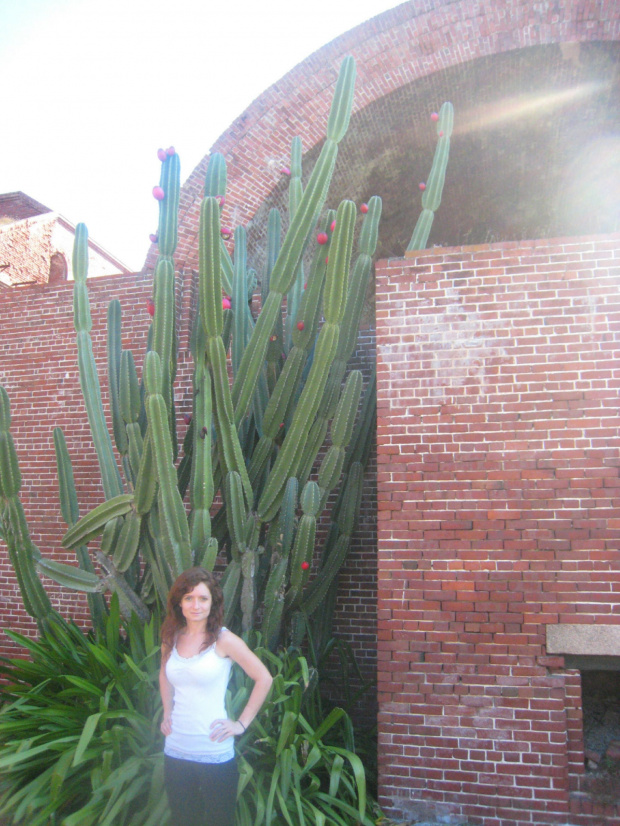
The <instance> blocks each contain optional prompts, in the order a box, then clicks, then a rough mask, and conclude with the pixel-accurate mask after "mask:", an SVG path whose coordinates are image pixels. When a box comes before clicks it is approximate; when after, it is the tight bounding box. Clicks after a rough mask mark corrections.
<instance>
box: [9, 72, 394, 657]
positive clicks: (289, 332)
mask: <svg viewBox="0 0 620 826" xmlns="http://www.w3.org/2000/svg"><path fill="white" fill-rule="evenodd" d="M354 80H355V64H354V61H353V59H352V58H345V60H344V61H343V63H342V66H341V70H340V74H339V78H338V82H337V85H336V89H335V93H334V100H333V103H332V107H331V111H330V115H329V119H328V123H327V133H326V140H325V142H324V144H323V147H322V150H321V153H320V155H319V158H318V160H317V162H316V164H315V166H314V169H313V170H312V172H311V174H310V176H309V178H308V181H307V183H306V185H305V187H304V186H303V184H302V169H301V142H300V141H299V140H295V141H294V142H293V147H292V153H291V170H292V176H291V188H290V202H289V226H288V230H287V232H286V233H285V234H284V237H283V238H282V239H281V237H280V235H281V232H280V219H279V216H276V215H273V216H272V217H271V218H270V233H269V242H268V243H269V249H268V256H267V267H266V270H265V272H264V275H263V283H262V295H263V301H262V309H261V311H260V313H259V314H258V316H257V317H256V318H254V316H253V315H252V313H251V312H250V309H249V306H248V296H250V295H251V294H252V292H253V289H254V287H255V285H256V279H255V273H254V271H253V270H252V269H251V268H249V267H248V263H247V251H246V244H245V231H244V230H243V228H242V227H239V228H237V230H236V231H235V248H234V259H232V258H231V257H230V255H229V253H228V251H227V249H226V246H225V244H224V242H223V240H222V227H221V226H220V212H221V209H222V203H223V199H224V197H225V194H226V177H227V173H226V165H225V162H224V159H223V157H222V156H221V155H218V154H215V155H214V156H213V157H212V158H211V160H210V163H209V167H208V170H207V175H206V180H205V189H204V199H203V201H202V206H201V216H200V231H199V261H200V265H199V290H198V292H199V306H198V308H197V312H196V319H195V324H194V332H193V336H192V352H193V357H194V374H193V385H194V386H193V400H194V401H193V411H192V424H191V426H190V428H189V430H188V432H187V434H186V437H185V439H184V442H183V456H182V458H181V459H180V461H178V439H177V430H176V414H175V405H174V383H175V376H176V359H177V352H176V349H177V348H176V331H175V318H176V306H175V267H174V252H175V249H176V244H177V234H178V229H177V221H178V215H177V213H178V203H179V188H180V163H179V158H178V155H177V154H176V153H175V152H174V151H172V152H167V153H162V157H164V158H165V160H163V161H162V167H161V179H160V187H159V190H158V196H160V197H159V210H160V218H159V232H158V238H159V241H158V243H159V256H158V259H157V262H156V265H155V269H154V274H153V304H154V317H153V321H152V325H151V329H150V331H149V348H148V352H147V354H146V357H145V359H144V363H143V368H142V383H140V382H139V380H138V374H137V371H136V368H135V363H134V357H133V355H132V353H131V352H129V351H123V349H122V344H121V327H122V321H121V307H120V303H119V302H118V301H112V302H111V303H110V307H109V311H108V386H109V395H110V408H111V418H112V432H113V438H114V443H115V446H116V450H117V452H118V456H119V459H120V461H118V462H117V459H116V457H115V455H114V449H113V443H112V438H111V437H110V434H109V432H108V429H107V426H106V420H105V411H104V408H103V405H102V396H101V391H100V381H99V376H98V374H97V368H96V364H95V360H94V356H93V349H92V341H91V328H92V321H91V316H90V309H89V300H88V292H87V265H88V239H87V232H86V228H85V227H84V226H83V225H79V226H78V228H77V230H76V237H75V249H74V258H73V272H74V278H75V286H74V322H75V329H76V335H77V351H78V364H79V374H80V383H81V388H82V393H83V396H84V401H85V406H86V411H87V414H88V421H89V424H90V429H91V432H92V437H93V441H94V444H95V449H96V453H97V458H98V463H99V468H100V473H101V481H102V489H103V495H104V501H103V502H102V503H101V504H99V505H98V506H97V507H95V508H94V509H92V510H90V511H89V512H88V513H86V514H85V515H82V516H81V517H80V514H79V509H78V500H77V495H76V490H75V485H74V481H73V472H72V467H71V459H70V451H69V449H68V448H67V446H66V444H65V440H64V436H63V434H62V432H61V431H60V430H57V431H56V432H55V445H56V454H57V464H58V475H59V480H60V499H61V510H62V513H63V517H64V519H65V521H66V523H67V526H68V530H67V532H66V534H65V536H64V538H63V541H62V544H63V547H64V548H65V549H67V550H73V551H75V554H76V564H68V563H66V562H60V561H57V560H55V559H53V558H50V557H48V556H44V555H43V554H41V552H40V551H39V549H37V548H36V547H35V546H34V544H33V542H32V541H31V539H30V535H29V533H28V528H27V525H26V522H25V519H24V514H23V510H22V509H21V504H20V501H19V488H20V475H19V467H18V462H17V456H16V452H15V449H14V445H13V443H12V439H11V434H10V410H9V400H8V397H7V395H6V392H5V391H4V390H2V392H1V393H0V479H2V481H1V482H0V517H1V519H0V521H1V523H2V526H3V532H4V535H5V538H6V542H7V544H8V546H9V551H10V554H11V559H12V562H13V565H14V567H15V570H16V573H17V577H18V581H19V584H20V588H21V591H22V594H23V596H24V603H25V605H26V608H27V610H28V611H29V612H30V613H31V614H32V616H33V617H35V618H36V620H37V622H38V623H39V626H40V628H41V629H48V628H49V627H50V623H53V622H54V620H55V616H54V612H53V611H52V608H51V604H50V602H49V598H48V596H47V594H46V593H45V590H44V589H43V587H42V585H41V582H40V580H39V578H38V572H40V573H44V574H45V575H46V576H48V577H50V578H51V579H53V580H55V581H56V582H57V583H59V584H60V585H62V586H64V587H67V588H72V589H76V590H80V591H83V592H86V593H87V594H88V600H89V606H90V611H91V616H92V622H93V627H94V628H95V629H96V630H97V632H98V633H101V632H102V629H103V627H104V623H105V615H106V602H105V600H104V598H103V594H104V593H106V592H112V593H114V594H116V595H117V597H118V600H119V605H120V609H121V612H122V614H123V616H125V617H127V618H128V617H130V616H131V615H132V614H137V615H138V616H139V617H140V618H141V619H142V621H144V622H147V621H148V620H149V617H150V615H151V613H152V611H153V610H157V608H158V606H159V607H161V606H162V605H163V604H164V603H165V599H166V594H167V592H168V589H169V587H170V584H171V582H172V581H173V579H174V578H176V576H178V574H179V573H181V572H182V571H183V570H185V569H187V568H188V567H190V566H191V565H195V564H201V565H204V566H205V567H207V568H209V569H212V568H213V567H214V566H215V564H216V561H218V560H219V564H221V565H223V566H224V567H225V570H224V574H223V577H222V584H223V588H224V593H225V598H226V617H227V624H228V625H230V626H232V627H233V629H234V630H242V631H249V630H252V629H257V628H262V630H263V636H264V638H265V639H266V640H267V642H268V644H269V646H270V647H271V648H272V649H273V650H275V648H276V647H277V646H278V645H279V644H281V643H282V642H285V641H286V640H287V639H289V640H290V639H292V637H293V634H294V632H293V629H294V628H295V627H297V628H299V627H301V623H300V618H301V617H302V616H312V615H316V616H317V617H318V615H320V613H321V612H320V611H318V608H319V606H320V605H321V602H322V600H323V598H324V596H325V594H326V593H327V591H328V590H329V589H330V588H332V586H333V584H334V583H335V582H336V578H337V573H338V570H339V568H340V567H341V565H342V564H343V562H344V560H345V558H346V555H347V553H348V549H349V544H350V539H351V535H352V533H353V530H354V527H355V523H356V520H357V514H358V512H359V506H360V496H361V486H362V477H363V468H364V465H365V462H366V460H367V457H368V452H369V449H370V441H369V438H368V434H369V433H371V432H372V421H373V416H374V411H373V404H372V403H373V401H374V386H373V385H372V382H371V383H370V385H369V390H367V394H366V399H367V401H366V403H365V404H364V405H363V407H362V415H361V416H359V417H358V421H357V426H356V427H354V422H355V421H356V416H357V410H358V406H359V400H360V397H361V392H362V384H363V382H362V377H361V374H360V373H359V372H358V371H352V372H351V373H350V375H349V377H348V379H346V381H345V377H346V365H347V362H348V360H349V357H350V356H351V354H352V352H353V350H354V348H355V342H356V338H357V330H358V326H359V318H360V314H361V310H362V306H363V298H364V295H365V292H366V288H367V284H368V279H369V277H370V273H371V268H372V255H373V253H374V250H375V247H376V241H377V232H378V224H379V219H380V214H381V202H380V200H379V199H378V198H372V199H370V201H369V204H368V211H367V214H366V215H365V217H364V219H363V222H362V225H361V227H360V228H357V226H356V224H357V221H356V218H357V210H356V208H355V205H354V204H353V203H352V202H350V201H343V202H342V203H341V204H340V205H339V207H338V210H337V212H336V213H335V216H334V213H333V212H331V211H328V213H327V215H326V216H325V215H324V214H323V211H324V203H325V199H326V195H327V192H328V188H329V183H330V180H331V177H332V173H333V169H334V165H335V163H336V158H337V154H338V144H339V142H340V141H341V140H342V138H343V136H344V134H345V132H346V130H347V127H348V123H349V117H350V112H351V107H352V101H353V91H354ZM321 216H323V217H321ZM334 218H335V226H334V225H333V220H334ZM317 224H318V225H319V226H320V227H321V228H324V230H325V236H326V238H327V240H328V243H327V245H318V246H317V247H316V249H315V250H314V252H313V254H312V255H311V253H312V243H311V239H312V235H313V234H314V233H315V232H316V227H317ZM358 229H359V231H358ZM356 236H357V248H358V255H357V259H356V261H355V263H354V265H353V266H351V260H352V255H353V249H354V246H355V243H354V242H355V238H356ZM306 252H307V254H308V255H309V256H311V257H312V261H311V263H310V266H309V268H308V272H307V275H305V274H304V264H303V258H304V254H305V253H306ZM326 252H327V253H328V258H326ZM223 291H224V292H225V293H226V294H229V295H231V296H232V309H224V308H223V302H222V295H223ZM285 298H286V306H287V312H286V317H285V318H284V316H283V304H284V300H285ZM322 318H323V319H324V320H323V321H322V323H321V319H322ZM231 337H232V349H231V365H232V371H233V381H232V385H231V384H230V382H229V374H228V349H229V347H230V341H231ZM330 422H331V425H330ZM328 435H329V438H330V440H331V444H329V442H327V444H325V448H323V445H324V443H325V442H326V439H327V438H328ZM322 451H323V455H322ZM321 455H322V459H321V462H320V466H319V468H318V476H317V477H316V481H314V479H310V477H311V474H312V472H313V468H314V467H315V464H316V462H317V457H320V456H321ZM119 466H120V467H121V468H122V471H123V476H121V474H120V472H119ZM336 491H338V494H337V497H336V508H335V511H334V514H333V515H332V518H331V525H332V528H331V530H330V534H329V539H328V541H327V544H326V546H325V548H324V550H323V552H322V553H321V554H320V556H317V558H316V560H315V565H316V575H315V576H314V578H313V579H312V580H311V578H310V573H311V563H312V562H313V559H314V557H315V554H314V539H315V535H316V524H317V520H319V519H320V518H321V515H322V513H323V511H324V509H325V507H326V505H327V502H328V498H329V497H330V494H332V492H336ZM188 492H189V496H188V497H187V498H189V506H190V512H189V516H188V515H187V512H186V505H185V503H184V499H185V498H186V494H187V493H188ZM216 497H218V498H217V499H216ZM215 501H217V502H218V505H217V508H216V509H215V512H214V505H213V503H214V502H215ZM323 518H325V517H323ZM320 621H321V622H323V623H324V622H325V620H324V618H323V617H321V620H320Z"/></svg>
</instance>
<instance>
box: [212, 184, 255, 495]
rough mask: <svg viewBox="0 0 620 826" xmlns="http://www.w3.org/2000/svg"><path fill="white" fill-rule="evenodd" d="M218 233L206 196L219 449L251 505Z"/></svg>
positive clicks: (215, 210)
mask: <svg viewBox="0 0 620 826" xmlns="http://www.w3.org/2000/svg"><path fill="white" fill-rule="evenodd" d="M219 235H220V217H219V207H218V203H217V201H216V200H215V198H212V197H210V198H205V199H204V201H203V202H202V207H201V214H200V242H199V258H200V317H201V318H202V322H203V325H204V332H205V338H206V353H207V361H208V363H209V366H210V367H211V371H212V376H213V389H214V396H215V414H216V420H217V422H218V435H219V437H220V440H219V441H220V443H221V444H220V448H221V451H222V456H223V458H224V462H225V469H223V470H224V472H228V471H230V470H235V471H237V473H238V474H239V475H240V477H241V480H242V482H243V488H244V491H245V496H246V499H247V504H248V507H250V506H251V505H252V502H253V498H254V494H253V492H252V487H251V485H250V480H249V477H248V472H247V469H246V466H245V461H244V458H243V452H242V450H241V445H240V443H239V435H238V433H237V428H236V426H235V423H234V414H233V406H232V400H231V395H230V386H229V384H228V370H227V367H226V352H225V350H224V343H223V341H222V337H221V335H222V330H223V316H222V287H221V257H220V246H219Z"/></svg>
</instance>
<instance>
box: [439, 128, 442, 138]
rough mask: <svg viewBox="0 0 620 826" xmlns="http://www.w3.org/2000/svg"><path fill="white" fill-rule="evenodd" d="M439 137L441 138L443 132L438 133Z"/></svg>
mask: <svg viewBox="0 0 620 826" xmlns="http://www.w3.org/2000/svg"><path fill="white" fill-rule="evenodd" d="M439 137H440V138H443V130H442V131H441V132H440V133H439Z"/></svg>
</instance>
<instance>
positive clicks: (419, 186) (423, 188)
mask: <svg viewBox="0 0 620 826" xmlns="http://www.w3.org/2000/svg"><path fill="white" fill-rule="evenodd" d="M418 189H419V190H420V192H424V190H425V189H426V184H425V183H424V181H421V182H420V183H419V184H418Z"/></svg>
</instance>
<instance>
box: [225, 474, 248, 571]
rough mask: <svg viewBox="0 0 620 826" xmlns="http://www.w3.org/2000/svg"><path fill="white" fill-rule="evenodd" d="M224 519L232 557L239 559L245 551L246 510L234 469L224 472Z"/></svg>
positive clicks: (240, 486)
mask: <svg viewBox="0 0 620 826" xmlns="http://www.w3.org/2000/svg"><path fill="white" fill-rule="evenodd" d="M224 489H225V500H226V520H227V522H228V532H229V534H230V538H231V540H232V554H233V559H237V560H238V559H240V558H241V555H242V554H243V553H244V551H245V530H244V528H245V519H246V512H245V506H244V501H243V485H242V483H241V477H240V476H239V474H238V473H236V472H235V471H230V472H229V473H227V474H226V479H225V486H224Z"/></svg>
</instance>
